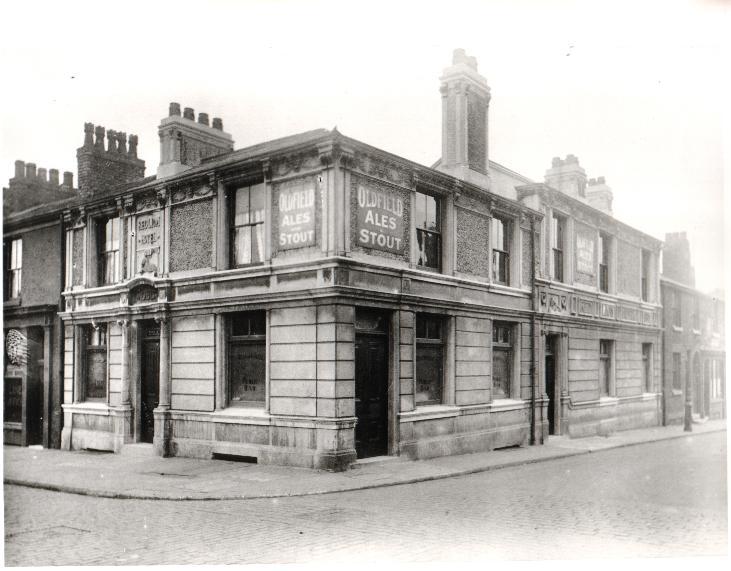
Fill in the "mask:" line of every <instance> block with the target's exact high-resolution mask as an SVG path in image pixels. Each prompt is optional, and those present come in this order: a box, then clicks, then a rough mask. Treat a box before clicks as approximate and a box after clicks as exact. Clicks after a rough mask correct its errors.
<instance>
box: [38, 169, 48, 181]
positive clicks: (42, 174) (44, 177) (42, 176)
mask: <svg viewBox="0 0 731 571" xmlns="http://www.w3.org/2000/svg"><path fill="white" fill-rule="evenodd" d="M38 181H39V182H42V183H46V182H48V171H47V170H46V169H43V168H39V169H38Z"/></svg>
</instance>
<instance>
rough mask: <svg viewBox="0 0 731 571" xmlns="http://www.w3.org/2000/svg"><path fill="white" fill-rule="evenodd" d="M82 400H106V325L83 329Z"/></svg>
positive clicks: (101, 324)
mask: <svg viewBox="0 0 731 571" xmlns="http://www.w3.org/2000/svg"><path fill="white" fill-rule="evenodd" d="M85 336H86V339H85V345H86V346H85V359H84V365H85V375H84V400H87V401H104V400H106V398H107V324H106V323H100V324H98V325H90V326H89V327H87V328H86V329H85Z"/></svg>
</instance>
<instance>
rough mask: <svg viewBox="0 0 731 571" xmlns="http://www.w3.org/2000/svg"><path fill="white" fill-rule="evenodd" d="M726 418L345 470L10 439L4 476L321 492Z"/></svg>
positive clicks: (139, 494)
mask: <svg viewBox="0 0 731 571" xmlns="http://www.w3.org/2000/svg"><path fill="white" fill-rule="evenodd" d="M725 430H726V423H725V421H724V420H719V421H709V422H705V423H702V424H694V425H693V432H692V433H687V432H683V427H682V426H667V427H655V428H648V429H641V430H630V431H623V432H618V433H615V434H612V435H610V436H607V437H602V436H596V437H588V438H577V439H570V438H567V437H563V436H562V437H556V436H551V437H549V439H548V442H547V443H546V444H544V445H542V446H526V447H521V448H506V449H502V450H493V451H491V452H484V453H476V454H463V455H459V456H448V457H444V458H434V459H431V460H420V461H412V460H407V459H402V458H398V457H392V458H388V459H376V460H375V461H373V460H371V461H359V462H358V463H356V465H355V466H354V467H353V468H352V469H350V470H347V471H345V472H339V473H332V472H324V471H317V470H310V469H305V468H292V467H283V466H264V465H256V464H246V463H241V462H232V461H224V460H197V459H190V458H160V457H157V456H154V455H153V454H152V449H151V446H147V445H143V446H139V445H134V446H132V447H130V448H129V450H131V451H132V453H130V454H127V453H125V454H107V453H99V452H87V451H75V452H67V451H60V450H44V449H38V448H19V447H15V446H5V447H4V449H3V451H4V482H5V484H13V485H18V486H26V487H33V488H39V489H45V490H53V491H62V492H68V493H76V494H82V495H90V496H96V497H105V498H120V499H158V500H225V499H254V498H277V497H290V496H305V495H319V494H327V493H334V492H343V491H349V490H362V489H369V488H377V487H383V486H393V485H399V484H408V483H414V482H425V481H430V480H438V479H442V478H449V477H453V476H459V475H466V474H474V473H479V472H484V471H489V470H495V469H499V468H506V467H510V466H517V465H522V464H531V463H536V462H544V461H548V460H553V459H558V458H566V457H571V456H577V455H582V454H589V453H592V452H598V451H601V450H608V449H612V448H621V447H624V446H633V445H638V444H642V443H645V442H655V441H660V440H667V439H675V438H682V437H684V436H688V435H689V434H690V435H694V434H697V435H700V434H705V433H710V432H718V431H725Z"/></svg>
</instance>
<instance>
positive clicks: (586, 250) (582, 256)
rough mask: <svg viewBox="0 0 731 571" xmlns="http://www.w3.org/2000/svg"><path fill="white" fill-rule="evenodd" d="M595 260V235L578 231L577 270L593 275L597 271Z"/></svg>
mask: <svg viewBox="0 0 731 571" xmlns="http://www.w3.org/2000/svg"><path fill="white" fill-rule="evenodd" d="M594 266H595V261H594V236H593V235H590V234H584V233H581V232H577V233H576V271H577V272H581V273H582V274H588V275H590V276H593V275H594V274H595V273H596V268H595V267H594Z"/></svg>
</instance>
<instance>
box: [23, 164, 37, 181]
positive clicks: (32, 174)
mask: <svg viewBox="0 0 731 571" xmlns="http://www.w3.org/2000/svg"><path fill="white" fill-rule="evenodd" d="M25 178H27V179H28V180H35V178H36V165H35V163H25Z"/></svg>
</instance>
